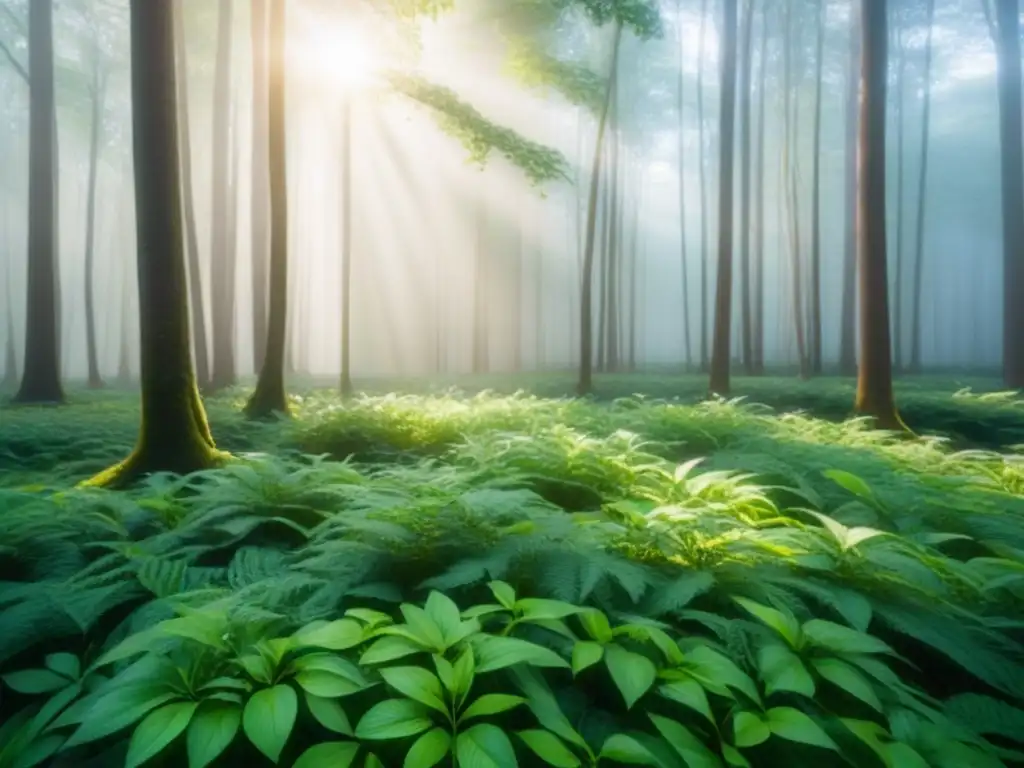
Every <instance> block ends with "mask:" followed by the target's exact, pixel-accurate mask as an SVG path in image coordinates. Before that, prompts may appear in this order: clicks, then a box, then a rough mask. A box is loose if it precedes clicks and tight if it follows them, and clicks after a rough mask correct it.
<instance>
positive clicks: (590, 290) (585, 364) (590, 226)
mask: <svg viewBox="0 0 1024 768" xmlns="http://www.w3.org/2000/svg"><path fill="white" fill-rule="evenodd" d="M614 36H615V38H614V42H613V44H612V61H611V68H610V72H609V77H608V84H607V86H606V87H605V94H604V104H603V105H602V107H601V115H600V117H599V119H598V123H597V140H596V141H595V142H594V160H593V164H592V165H591V172H590V195H589V198H588V200H587V230H586V240H585V242H584V245H583V270H582V271H583V280H582V288H581V291H580V370H579V382H578V383H577V385H576V391H577V393H578V394H580V395H589V394H590V393H591V392H592V391H593V388H594V384H593V374H594V370H593V369H594V317H593V312H594V240H595V235H596V234H597V192H598V189H599V187H600V184H601V155H602V153H603V151H604V139H605V133H606V132H607V129H608V113H609V111H610V107H611V100H612V93H613V90H614V87H615V80H616V78H617V77H618V71H619V47H620V44H621V42H622V24H621V22H616V27H615V32H614Z"/></svg>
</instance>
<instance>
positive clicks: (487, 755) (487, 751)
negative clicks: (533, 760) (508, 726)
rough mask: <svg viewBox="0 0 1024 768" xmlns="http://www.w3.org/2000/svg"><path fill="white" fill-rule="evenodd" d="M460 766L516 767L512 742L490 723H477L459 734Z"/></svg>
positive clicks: (457, 751)
mask: <svg viewBox="0 0 1024 768" xmlns="http://www.w3.org/2000/svg"><path fill="white" fill-rule="evenodd" d="M455 753H456V755H457V756H458V762H459V768H516V767H517V766H518V765H519V763H518V761H517V760H516V753H515V750H514V749H513V748H512V742H511V741H509V740H508V736H506V735H505V732H504V731H503V730H501V729H500V728H498V726H496V725H491V724H490V723H477V724H476V725H473V726H470V727H469V728H467V729H466V730H465V731H463V732H462V733H460V734H459V735H458V738H457V739H456V742H455Z"/></svg>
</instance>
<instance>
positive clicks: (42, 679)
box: [0, 669, 68, 695]
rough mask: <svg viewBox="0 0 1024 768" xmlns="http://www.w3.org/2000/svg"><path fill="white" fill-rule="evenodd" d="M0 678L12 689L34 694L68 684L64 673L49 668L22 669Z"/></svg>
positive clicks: (58, 688)
mask: <svg viewBox="0 0 1024 768" xmlns="http://www.w3.org/2000/svg"><path fill="white" fill-rule="evenodd" d="M0 680H3V681H4V684H5V685H6V686H7V687H8V688H10V689H11V690H12V691H16V692H18V693H24V694H29V695H35V694H40V693H50V692H51V691H59V690H60V689H61V688H63V687H64V686H66V685H67V684H68V678H67V677H66V676H65V675H60V674H57V673H56V672H54V671H52V670H49V669H23V670H21V671H19V672H8V673H7V674H6V675H4V676H3V677H0Z"/></svg>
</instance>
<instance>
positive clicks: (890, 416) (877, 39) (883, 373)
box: [854, 0, 906, 431]
mask: <svg viewBox="0 0 1024 768" xmlns="http://www.w3.org/2000/svg"><path fill="white" fill-rule="evenodd" d="M886 16H887V11H886V7H885V3H884V2H880V1H879V0H862V2H861V24H862V33H861V34H862V40H863V45H862V58H861V99H860V147H859V150H860V151H859V153H858V155H859V163H860V174H859V179H860V182H859V187H858V191H857V197H858V206H857V213H858V216H857V218H858V222H859V237H858V263H857V271H858V273H859V283H860V285H859V289H860V290H859V296H860V365H859V373H858V376H857V397H856V400H855V403H854V407H855V408H856V410H857V413H859V414H861V415H864V416H870V417H872V418H873V419H874V421H875V424H876V425H877V426H878V427H879V428H881V429H890V430H898V431H904V430H905V429H906V427H905V426H904V425H903V422H902V421H901V420H900V417H899V414H897V412H896V403H895V400H894V398H893V392H892V345H891V340H890V336H889V278H888V275H887V274H886V272H887V269H886V243H885V234H886V233H885V210H886V208H885V110H886V103H885V99H886V77H887V74H888V51H887V48H888V40H887V32H886V27H887V25H888V19H887V18H886Z"/></svg>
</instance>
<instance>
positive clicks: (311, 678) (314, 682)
mask: <svg viewBox="0 0 1024 768" xmlns="http://www.w3.org/2000/svg"><path fill="white" fill-rule="evenodd" d="M295 682H297V683H298V684H299V685H300V686H301V687H302V689H303V690H304V691H306V693H311V694H313V695H314V696H321V697H323V698H325V699H336V698H339V697H341V696H351V695H352V694H354V693H359V692H360V691H361V690H363V686H361V685H356V684H355V683H353V682H352V681H351V680H349V679H348V678H347V677H341V676H340V675H336V674H334V673H333V672H321V671H319V670H315V669H314V670H311V671H309V672H300V673H299V674H297V675H296V676H295Z"/></svg>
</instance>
